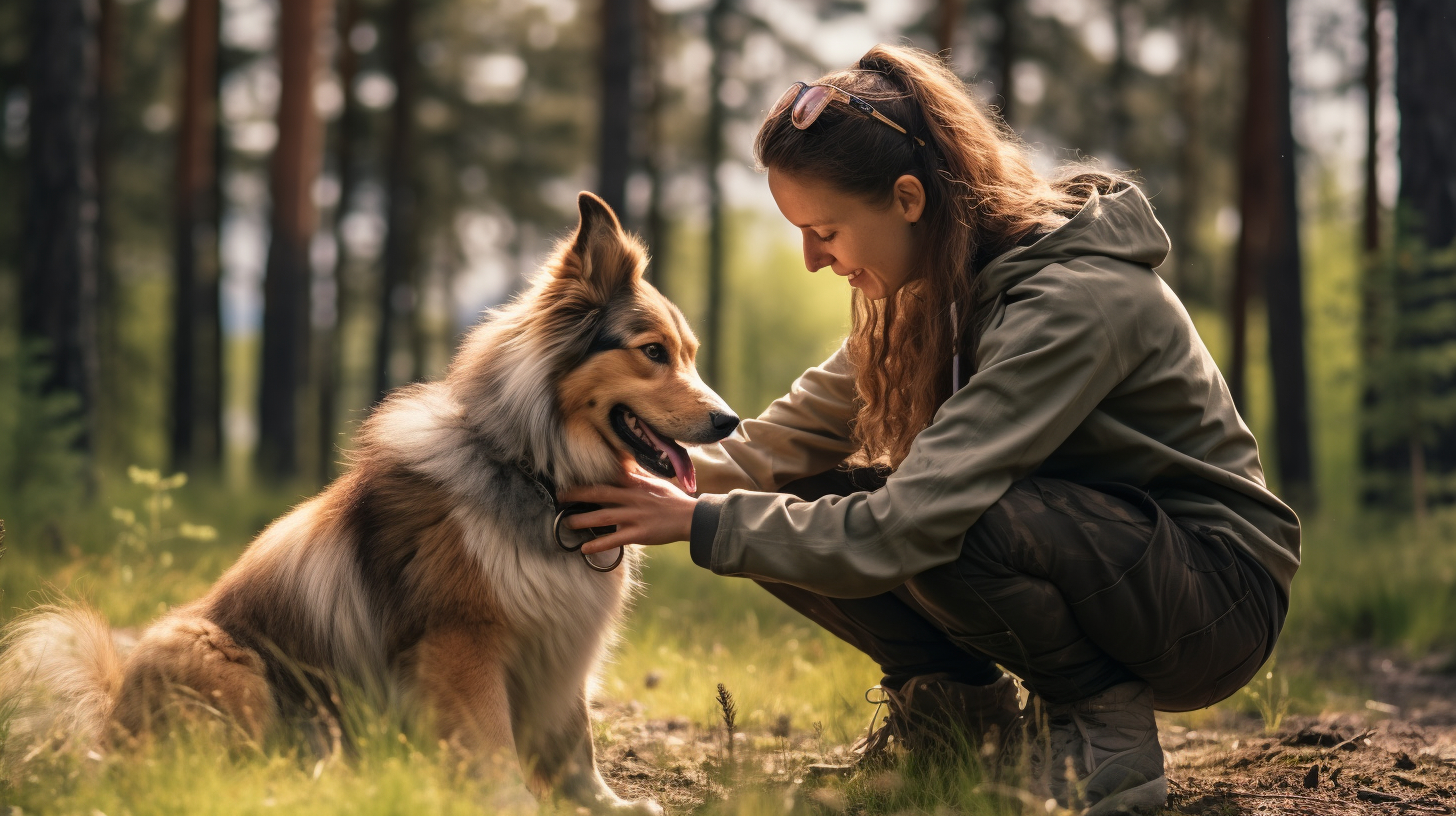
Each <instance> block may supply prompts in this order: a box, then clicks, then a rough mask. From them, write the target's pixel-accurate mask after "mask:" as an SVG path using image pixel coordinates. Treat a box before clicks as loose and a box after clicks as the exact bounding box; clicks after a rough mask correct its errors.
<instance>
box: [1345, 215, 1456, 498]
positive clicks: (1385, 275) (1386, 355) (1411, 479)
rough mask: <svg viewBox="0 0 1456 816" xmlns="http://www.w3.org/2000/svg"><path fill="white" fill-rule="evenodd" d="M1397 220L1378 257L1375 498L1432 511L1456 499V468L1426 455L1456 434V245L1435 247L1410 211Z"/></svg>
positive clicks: (1372, 382) (1371, 478) (1369, 390)
mask: <svg viewBox="0 0 1456 816" xmlns="http://www.w3.org/2000/svg"><path fill="white" fill-rule="evenodd" d="M1394 221H1395V225H1396V230H1395V238H1394V240H1392V241H1390V242H1388V244H1389V246H1388V247H1387V249H1386V250H1385V251H1384V252H1382V253H1381V254H1379V255H1377V256H1376V257H1374V258H1370V259H1368V272H1367V276H1366V286H1365V290H1364V293H1363V294H1364V298H1365V303H1366V311H1365V317H1366V337H1365V348H1364V351H1365V358H1364V372H1363V373H1364V385H1365V403H1364V407H1365V410H1364V413H1363V415H1362V417H1361V420H1362V421H1361V425H1360V428H1361V432H1362V437H1363V442H1364V444H1365V446H1366V448H1367V451H1368V453H1369V454H1370V456H1371V458H1372V463H1373V464H1374V467H1372V468H1371V469H1370V472H1368V473H1367V474H1366V475H1365V476H1366V478H1365V485H1364V487H1365V491H1366V494H1367V496H1369V497H1372V498H1377V499H1378V500H1379V501H1380V502H1381V503H1382V504H1385V505H1387V506H1388V507H1408V506H1410V505H1411V502H1412V501H1418V502H1421V503H1422V504H1423V505H1424V503H1425V501H1426V500H1427V497H1428V496H1447V497H1449V496H1451V495H1456V465H1453V463H1451V462H1445V461H1441V460H1440V459H1438V458H1435V457H1429V458H1428V457H1427V456H1426V455H1425V451H1428V450H1436V449H1439V447H1441V446H1444V445H1445V444H1448V443H1447V441H1446V440H1448V439H1449V438H1450V437H1451V434H1452V433H1453V432H1456V391H1453V390H1452V384H1453V383H1456V340H1452V339H1451V335H1450V332H1451V328H1450V327H1451V326H1452V325H1456V243H1453V244H1452V245H1451V246H1448V247H1445V248H1443V249H1436V248H1433V247H1429V246H1427V245H1426V244H1425V242H1424V240H1423V239H1422V238H1421V237H1420V233H1419V230H1418V229H1417V226H1418V225H1416V224H1414V223H1413V221H1414V218H1413V216H1412V215H1411V214H1410V213H1409V212H1407V211H1406V210H1404V209H1402V210H1401V212H1400V213H1398V214H1397V217H1396V218H1395V219H1394ZM1418 454H1419V457H1418V456H1417V455H1418ZM1427 469H1429V471H1430V476H1429V477H1427V475H1426V471H1427ZM1418 480H1423V481H1424V484H1422V483H1421V481H1418ZM1415 493H1420V495H1419V496H1416V495H1414V494H1415Z"/></svg>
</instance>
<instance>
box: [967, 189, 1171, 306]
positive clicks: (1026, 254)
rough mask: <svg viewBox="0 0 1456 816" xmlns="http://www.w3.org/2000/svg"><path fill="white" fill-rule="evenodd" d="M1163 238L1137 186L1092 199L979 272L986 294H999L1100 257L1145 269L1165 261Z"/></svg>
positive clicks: (1165, 240) (1167, 245) (1167, 246)
mask: <svg viewBox="0 0 1456 816" xmlns="http://www.w3.org/2000/svg"><path fill="white" fill-rule="evenodd" d="M1171 248H1172V246H1171V244H1170V243H1169V241H1168V233H1167V232H1166V231H1164V230H1163V225H1162V224H1160V223H1158V219H1157V216H1155V215H1153V205H1152V204H1151V203H1149V202H1148V199H1147V196H1145V195H1143V191H1142V190H1140V189H1138V188H1137V186H1135V185H1132V184H1128V185H1125V186H1123V187H1122V188H1121V189H1119V190H1117V191H1116V192H1113V193H1107V194H1105V195H1104V194H1098V193H1095V192H1094V193H1093V194H1092V196H1091V197H1090V198H1088V199H1087V203H1086V204H1085V205H1083V206H1082V209H1081V210H1080V211H1078V213H1077V214H1076V215H1074V216H1072V218H1071V219H1070V220H1069V221H1067V223H1065V224H1063V225H1061V226H1060V227H1058V228H1056V229H1055V230H1053V231H1051V232H1050V233H1048V234H1047V235H1045V236H1043V237H1042V238H1041V240H1039V241H1037V242H1036V243H1034V244H1032V245H1031V246H1028V247H1016V248H1015V249H1012V250H1010V251H1008V252H1005V253H1003V254H1001V255H999V256H997V257H996V259H995V260H993V261H991V263H989V264H987V265H986V267H985V268H984V269H983V270H981V274H982V275H984V276H986V280H985V289H983V290H982V291H984V292H987V293H996V294H1000V293H1001V292H1005V291H1006V290H1007V289H1010V288H1011V287H1012V286H1015V285H1016V284H1017V283H1020V282H1021V281H1023V280H1025V279H1026V278H1028V277H1030V276H1032V275H1034V274H1036V272H1037V271H1039V270H1040V269H1042V268H1043V267H1045V266H1047V265H1049V264H1054V263H1060V262H1063V261H1069V260H1071V259H1073V258H1080V257H1082V256H1085V255H1101V256H1105V257H1109V258H1116V259H1118V260H1120V261H1127V262H1129V263H1135V264H1139V265H1142V266H1147V267H1150V268H1155V267H1157V266H1158V265H1160V264H1162V263H1163V260H1164V259H1165V258H1167V257H1168V251H1169V250H1170V249H1171Z"/></svg>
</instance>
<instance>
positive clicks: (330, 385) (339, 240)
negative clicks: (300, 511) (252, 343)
mask: <svg viewBox="0 0 1456 816" xmlns="http://www.w3.org/2000/svg"><path fill="white" fill-rule="evenodd" d="M359 2H360V0H339V3H338V6H337V8H336V9H335V10H334V13H335V14H336V15H337V17H336V18H335V22H336V23H337V25H336V26H335V30H336V32H337V35H338V46H337V47H338V61H337V63H336V66H335V67H336V71H337V73H338V75H339V85H340V87H341V88H343V91H344V109H343V110H342V111H341V112H340V114H339V123H338V125H337V127H335V129H334V172H335V174H336V175H337V176H338V179H339V201H338V203H337V204H335V205H334V223H333V229H334V245H335V246H336V247H337V250H336V254H335V259H336V260H335V262H334V323H333V325H332V326H329V327H328V328H326V329H325V330H324V331H321V332H319V334H318V336H317V337H316V338H314V339H315V342H316V343H317V344H318V355H317V359H318V366H317V367H318V376H317V377H316V380H317V382H318V424H319V438H318V441H319V444H318V451H317V453H318V462H317V466H318V473H319V480H320V481H322V482H328V481H330V480H332V479H333V478H334V475H335V473H336V463H335V459H336V458H337V455H338V446H337V440H336V437H335V428H336V426H337V420H338V413H339V406H338V387H339V374H340V371H339V369H340V361H339V354H340V352H341V350H342V349H343V347H344V343H343V333H344V319H345V317H347V315H348V309H347V307H348V304H349V302H350V289H351V287H350V286H349V283H350V280H349V277H350V276H349V274H348V272H349V260H350V259H349V254H348V249H347V247H348V245H347V244H346V243H345V242H344V219H345V218H346V217H348V215H349V202H350V201H351V200H352V199H353V197H354V181H355V178H354V177H355V175H357V173H358V168H357V167H356V166H355V165H356V160H355V156H354V139H355V136H356V134H357V133H358V131H359V130H360V128H361V124H362V123H361V122H360V115H359V101H358V99H357V98H356V97H355V95H354V80H355V79H356V78H357V77H358V75H359V58H358V55H357V54H355V53H354V47H353V45H352V44H351V43H350V42H349V35H350V34H351V33H352V32H353V30H354V27H355V26H357V25H358V24H359Z"/></svg>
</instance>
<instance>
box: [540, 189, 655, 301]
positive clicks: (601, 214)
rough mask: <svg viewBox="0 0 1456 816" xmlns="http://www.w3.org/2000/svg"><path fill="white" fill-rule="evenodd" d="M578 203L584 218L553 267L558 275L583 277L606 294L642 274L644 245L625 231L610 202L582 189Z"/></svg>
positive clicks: (577, 199)
mask: <svg viewBox="0 0 1456 816" xmlns="http://www.w3.org/2000/svg"><path fill="white" fill-rule="evenodd" d="M576 205H577V209H578V211H579V212H580V213H581V221H580V222H578V223H577V225H576V234H574V235H572V236H571V238H570V239H569V240H568V245H569V248H568V249H567V251H566V253H565V256H564V257H563V258H561V260H560V262H559V263H557V264H556V266H555V269H554V270H553V271H554V272H555V274H556V276H557V277H560V278H569V277H577V278H581V279H582V280H583V281H585V282H587V283H589V284H591V286H592V288H594V289H596V290H598V291H599V292H602V293H604V294H607V293H610V292H612V291H614V290H615V289H616V288H617V287H619V286H621V285H623V284H626V283H628V282H630V281H631V280H632V279H634V278H636V277H638V276H639V275H641V274H642V252H641V246H640V245H639V244H638V243H637V242H636V241H635V240H634V239H633V238H632V237H630V236H628V235H627V234H626V233H625V232H624V231H623V230H622V224H621V222H620V221H618V220H617V214H616V213H614V212H612V208H611V207H609V206H607V202H605V201H603V200H601V199H600V198H598V197H597V196H595V195H593V194H592V193H588V192H586V191H584V190H583V191H582V192H581V194H579V195H578V196H577V197H576Z"/></svg>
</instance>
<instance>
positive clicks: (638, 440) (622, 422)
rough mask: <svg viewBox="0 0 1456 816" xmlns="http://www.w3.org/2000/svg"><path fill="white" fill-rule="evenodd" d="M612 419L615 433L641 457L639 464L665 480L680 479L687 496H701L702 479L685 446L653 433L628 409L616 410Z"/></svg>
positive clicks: (638, 460)
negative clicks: (699, 484) (694, 468)
mask: <svg viewBox="0 0 1456 816" xmlns="http://www.w3.org/2000/svg"><path fill="white" fill-rule="evenodd" d="M611 417H612V430H614V431H616V432H617V436H620V437H621V438H622V441H623V442H625V443H626V444H627V449H628V450H630V451H632V454H633V455H634V456H636V457H637V464H639V465H641V466H642V467H643V468H646V470H647V472H649V473H653V474H656V475H658V476H661V477H662V478H664V479H677V484H678V487H681V488H682V489H683V491H684V492H687V493H696V492H697V490H698V475H697V472H696V471H694V470H693V463H692V460H691V459H689V458H688V452H687V450H686V449H685V448H683V446H682V445H679V444H678V443H677V442H676V441H674V440H672V439H668V438H667V437H665V436H663V435H662V434H660V433H658V432H657V431H655V430H653V429H652V426H651V425H648V424H647V423H646V422H644V421H642V419H641V417H638V416H637V415H636V414H634V413H632V411H631V410H630V409H628V408H627V406H625V405H618V406H615V407H613V408H612V414H611Z"/></svg>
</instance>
